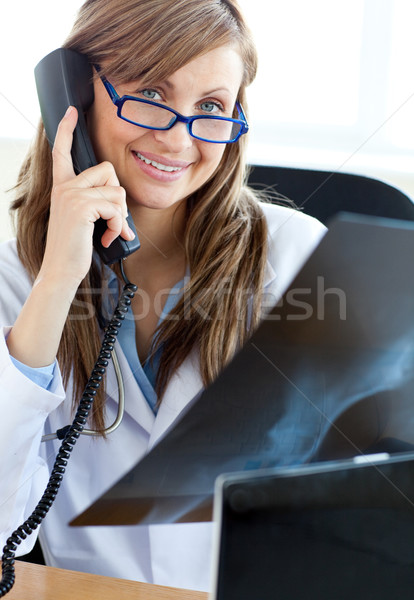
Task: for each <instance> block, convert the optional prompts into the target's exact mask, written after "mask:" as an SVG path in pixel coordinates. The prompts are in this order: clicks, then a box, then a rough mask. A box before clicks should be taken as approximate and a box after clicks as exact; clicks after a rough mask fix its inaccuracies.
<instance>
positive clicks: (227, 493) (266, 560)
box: [210, 452, 414, 600]
mask: <svg viewBox="0 0 414 600" xmlns="http://www.w3.org/2000/svg"><path fill="white" fill-rule="evenodd" d="M367 459H369V460H368V461H367V462H365V463H362V464H361V463H357V462H355V461H353V460H347V461H336V462H330V463H319V464H316V465H309V466H305V467H286V468H284V469H273V470H264V471H262V472H260V471H259V472H256V473H250V474H247V473H239V474H229V475H222V476H221V477H219V479H218V480H217V484H216V491H215V505H214V518H215V524H216V528H217V529H216V545H215V552H214V558H213V560H214V573H213V581H212V588H211V589H212V592H211V594H210V600H251V599H252V598H254V599H255V600H275V599H280V600H333V599H335V600H367V598H375V600H390V598H398V600H409V599H410V600H412V599H413V598H414V452H413V453H408V454H400V455H394V456H392V457H387V455H385V457H384V455H372V456H371V457H367Z"/></svg>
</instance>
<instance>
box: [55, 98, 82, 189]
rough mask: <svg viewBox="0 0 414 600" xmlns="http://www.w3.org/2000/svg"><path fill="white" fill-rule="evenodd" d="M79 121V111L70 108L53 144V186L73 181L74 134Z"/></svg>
mask: <svg viewBox="0 0 414 600" xmlns="http://www.w3.org/2000/svg"><path fill="white" fill-rule="evenodd" d="M77 121H78V111H77V110H76V108H75V107H73V106H69V108H68V110H67V111H66V113H65V115H64V117H63V119H62V120H61V121H60V123H59V126H58V129H57V132H56V137H55V142H54V144H53V150H52V156H53V184H54V185H59V184H61V183H64V182H65V181H68V180H70V179H73V178H74V177H75V171H74V170H73V162H72V156H71V149H72V142H73V132H74V129H75V127H76V123H77Z"/></svg>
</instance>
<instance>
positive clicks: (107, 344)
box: [0, 261, 137, 598]
mask: <svg viewBox="0 0 414 600" xmlns="http://www.w3.org/2000/svg"><path fill="white" fill-rule="evenodd" d="M120 265H121V273H122V277H123V279H124V282H125V285H124V288H123V290H122V292H121V294H120V297H119V300H118V304H117V307H116V308H115V311H114V314H113V317H112V319H111V321H110V323H109V325H108V327H107V328H106V330H105V333H104V338H103V342H102V346H101V350H100V352H99V356H98V358H97V360H96V362H95V366H94V368H93V370H92V373H91V376H90V378H89V380H88V383H87V384H86V387H85V390H84V392H83V394H82V397H81V400H80V402H79V406H78V409H77V411H76V414H75V417H74V419H73V422H72V425H70V426H69V428H68V431H67V433H66V435H65V438H64V440H63V442H62V444H61V445H60V448H59V450H58V453H57V455H56V459H55V463H54V465H53V469H52V472H51V474H50V477H49V481H48V484H47V486H46V489H45V491H44V493H43V496H42V497H41V499H40V500H39V502H38V504H37V506H36V508H35V509H34V510H33V512H32V514H31V515H30V516H29V517H28V518H27V519H26V521H25V522H24V523H22V525H20V526H19V527H18V528H17V529H16V530H15V531H14V532H13V533H12V534H11V536H10V537H9V538H8V540H7V542H6V545H5V546H4V548H3V556H2V559H1V560H2V579H1V581H0V598H2V597H3V596H5V595H6V594H7V592H9V591H10V590H11V588H12V587H13V585H14V582H15V568H14V563H15V561H14V558H15V554H16V550H17V546H18V545H20V544H21V542H22V541H23V540H25V539H26V538H27V536H28V535H30V534H31V533H32V532H33V531H34V530H35V529H37V527H39V525H40V524H41V522H42V521H43V519H44V518H45V517H46V515H47V513H48V512H49V510H50V508H51V506H52V504H53V502H54V500H55V498H56V496H57V493H58V491H59V488H60V484H61V482H62V479H63V475H64V473H65V470H66V465H67V463H68V460H69V458H70V453H71V452H72V450H73V447H74V445H75V444H76V442H77V439H78V438H79V436H80V434H81V433H82V431H83V429H84V427H85V425H86V420H87V418H88V415H89V411H90V409H91V407H92V403H93V401H94V398H95V396H96V393H97V390H98V389H99V387H100V385H101V382H102V379H103V376H104V374H105V371H106V368H107V366H108V364H109V359H110V358H111V352H112V350H113V346H114V344H115V341H116V336H117V334H118V331H119V328H120V327H121V325H122V322H123V320H124V319H125V314H126V313H127V311H128V308H129V306H130V305H131V300H132V298H133V297H134V295H135V292H136V291H137V286H136V285H134V284H133V283H131V282H130V281H128V279H127V278H126V276H125V273H124V270H123V265H122V261H120Z"/></svg>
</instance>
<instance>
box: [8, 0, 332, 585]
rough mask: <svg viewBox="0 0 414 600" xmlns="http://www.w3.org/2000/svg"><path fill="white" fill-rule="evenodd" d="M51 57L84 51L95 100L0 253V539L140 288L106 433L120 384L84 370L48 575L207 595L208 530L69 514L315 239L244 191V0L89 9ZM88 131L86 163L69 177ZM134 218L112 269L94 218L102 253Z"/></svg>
mask: <svg viewBox="0 0 414 600" xmlns="http://www.w3.org/2000/svg"><path fill="white" fill-rule="evenodd" d="M61 52H62V53H64V54H66V55H67V54H68V53H69V54H72V55H73V54H75V55H76V56H77V57H79V55H81V60H82V62H83V63H86V65H87V66H88V69H89V70H90V73H91V76H90V77H89V76H88V78H87V79H86V81H85V82H84V83H83V84H79V82H80V81H81V79H80V77H79V70H76V72H75V73H72V75H73V79H75V80H76V82H77V84H78V85H81V86H82V91H90V90H91V85H93V92H94V95H93V98H91V102H92V104H91V103H89V105H88V107H87V108H85V111H84V112H85V114H83V112H81V111H80V109H79V110H76V109H75V108H74V107H73V106H72V107H69V108H68V109H67V110H66V108H67V107H66V105H65V107H64V109H63V110H62V114H63V113H64V112H65V110H66V113H65V114H64V117H63V118H62V120H61V121H60V124H59V127H58V130H57V134H56V138H55V140H54V145H53V152H51V150H50V147H49V142H48V140H47V137H46V135H45V130H44V127H43V124H42V123H41V124H40V126H39V129H38V133H37V136H36V138H35V140H34V144H33V146H32V147H31V149H30V151H29V153H28V155H27V157H26V159H25V161H24V163H23V165H22V168H21V171H20V176H19V180H18V185H17V188H16V198H15V201H14V203H13V210H14V211H15V215H16V220H17V240H16V241H10V242H8V243H6V244H3V245H2V246H0V287H1V289H2V297H1V300H0V324H1V325H3V329H2V334H3V335H2V336H0V387H1V389H2V396H1V399H0V402H1V403H4V409H3V411H2V419H1V427H0V429H1V430H0V457H1V459H0V480H1V481H7V482H9V483H8V485H6V486H2V487H1V491H0V505H1V506H2V511H1V513H0V535H1V540H0V541H2V542H3V543H4V542H5V541H6V539H7V537H8V536H9V535H10V534H11V532H12V531H13V529H14V528H15V527H16V526H17V525H18V524H19V519H20V517H21V515H23V514H26V513H28V512H29V511H30V510H31V508H32V507H33V506H34V505H35V502H36V499H37V496H38V494H39V490H40V488H41V486H42V484H43V482H44V481H45V479H46V478H47V475H48V474H49V472H50V469H51V465H50V457H51V456H53V455H54V454H55V453H56V451H57V449H58V446H59V442H58V441H57V440H55V439H53V438H54V435H53V433H54V432H60V431H61V430H62V429H63V428H64V426H66V425H67V423H68V422H70V419H71V416H72V414H73V409H74V407H76V405H77V402H78V399H79V397H80V395H81V393H82V390H83V389H84V386H85V383H86V381H87V379H88V375H89V373H90V372H91V370H92V368H93V367H94V365H95V361H96V356H97V354H98V351H99V348H100V344H101V339H102V336H103V335H104V332H105V331H106V328H107V323H108V319H107V316H108V313H109V311H110V308H111V306H112V304H113V303H114V300H116V299H117V298H118V295H119V289H120V284H121V282H122V278H126V279H128V280H130V281H132V282H134V283H136V284H138V286H139V291H138V293H137V294H136V296H135V297H134V298H133V299H132V301H131V303H130V304H131V311H130V314H129V317H128V318H126V319H125V323H124V325H123V327H122V329H121V330H120V333H119V336H118V337H115V335H114V337H113V340H112V342H111V344H112V345H113V346H114V350H115V351H116V353H117V355H118V362H119V364H120V368H121V370H122V372H123V379H124V388H125V390H124V392H125V393H124V395H125V405H126V408H125V417H124V419H123V421H122V423H121V425H119V427H118V428H117V429H116V430H115V431H114V432H113V433H111V435H110V436H109V437H108V439H106V438H105V428H106V427H107V425H108V424H109V423H112V422H113V421H114V420H115V418H116V414H117V396H118V394H117V381H118V380H117V377H116V376H115V372H114V371H113V370H112V369H111V368H109V369H108V375H107V378H106V380H104V381H102V374H103V373H102V371H101V370H100V371H99V372H96V371H94V380H93V385H94V389H93V393H92V394H91V397H92V398H91V402H90V403H89V404H92V400H93V404H92V406H93V410H92V414H91V417H90V419H89V422H88V427H89V428H90V429H92V430H93V431H92V433H93V434H94V439H93V440H91V439H90V438H86V439H85V437H83V438H81V439H80V440H79V442H78V446H77V448H76V452H74V453H73V457H72V459H71V461H70V462H69V464H68V472H67V477H68V479H69V480H70V481H69V484H68V485H66V486H64V487H62V489H61V490H60V492H59V495H58V496H57V497H56V500H55V502H54V504H53V507H52V508H51V509H50V511H49V513H48V518H47V519H46V521H45V522H44V524H43V525H42V529H41V534H40V541H41V544H42V548H43V551H44V554H45V557H46V561H47V563H48V564H53V565H55V566H60V567H63V568H69V569H75V570H77V569H78V570H88V571H90V572H91V571H92V572H96V573H102V574H106V575H113V576H115V577H126V578H129V579H139V580H142V581H150V582H154V583H158V584H162V585H170V586H176V587H189V588H193V589H204V590H208V586H209V582H210V573H209V564H210V558H211V549H212V526H211V524H210V523H201V524H189V525H183V524H181V525H178V524H177V525H160V526H156V527H153V526H149V527H147V526H143V527H140V528H137V529H135V528H130V527H119V528H115V527H102V528H88V527H86V528H83V529H76V528H75V529H74V528H69V527H67V525H66V523H68V522H69V521H70V520H71V519H72V518H73V517H75V516H76V515H77V514H79V513H80V512H82V511H83V509H84V508H85V507H86V506H87V505H89V504H90V503H91V500H92V499H93V498H96V497H97V496H99V495H100V494H101V493H102V492H103V490H105V489H107V488H109V487H110V486H111V485H112V484H113V483H114V482H115V481H116V480H117V479H119V477H121V476H122V475H123V474H124V473H125V472H127V471H128V470H129V468H130V467H131V465H132V464H134V463H135V462H136V461H137V460H138V459H139V458H141V457H143V456H144V455H145V453H146V452H147V451H148V449H149V448H150V447H151V446H153V445H154V444H156V443H157V441H158V440H159V439H161V438H162V436H163V434H164V432H165V431H166V430H167V429H168V428H170V427H172V425H173V423H174V422H175V420H176V419H178V418H179V417H180V414H181V413H182V412H183V411H185V410H186V408H187V407H188V405H189V403H191V402H192V401H194V400H195V399H196V398H197V397H198V395H199V394H200V392H201V391H202V390H203V388H204V387H206V386H207V385H209V383H210V382H212V381H213V379H215V378H216V377H217V376H218V374H219V373H220V372H221V371H222V369H223V368H224V367H225V366H226V365H227V364H228V362H229V361H230V360H231V359H232V357H233V356H234V353H235V352H236V351H237V350H238V349H239V348H240V347H241V345H243V344H244V343H245V342H246V341H247V340H248V338H249V336H250V334H251V333H252V331H253V330H254V329H255V327H256V326H257V325H258V323H259V321H260V319H262V318H263V317H264V316H265V315H266V312H265V309H266V307H268V306H269V302H273V303H276V302H277V300H278V299H279V298H280V295H281V293H282V292H283V290H284V288H285V287H286V286H287V284H288V283H289V281H290V280H291V279H292V278H293V277H294V275H295V273H296V272H297V270H298V269H299V267H300V266H301V265H302V264H303V262H304V261H305V260H306V258H307V256H308V255H309V253H310V252H311V251H312V250H313V248H314V247H315V245H316V244H317V243H318V242H319V240H320V238H321V237H322V236H323V235H324V232H325V228H324V227H323V226H322V225H321V224H320V223H319V222H317V221H315V220H314V219H311V218H310V217H306V216H305V215H304V214H302V213H299V212H296V211H295V210H293V209H291V208H287V207H284V206H278V205H275V204H270V203H266V202H262V201H261V200H262V198H261V197H259V196H258V195H257V194H256V193H255V192H254V191H253V190H252V189H250V188H249V187H248V186H247V185H246V178H247V171H248V170H247V167H246V159H245V154H246V144H247V138H248V136H247V135H246V134H247V132H248V109H247V102H246V88H247V86H248V85H249V84H250V83H251V82H252V81H253V79H254V76H255V73H256V68H257V55H256V50H255V46H254V43H253V39H252V36H251V33H250V30H249V28H248V26H247V24H246V21H245V19H244V18H243V16H242V14H241V11H240V8H239V6H238V4H237V2H236V0H154V1H153V2H148V0H87V1H86V2H85V4H84V5H83V6H82V7H81V9H80V11H79V14H78V17H77V19H76V22H75V25H74V27H73V30H72V32H71V33H70V35H69V37H68V38H67V40H66V42H65V43H64V50H62V51H61ZM94 66H95V70H93V67H94ZM91 79H92V81H91ZM54 99H55V98H54V97H53V98H51V99H50V102H53V101H54ZM130 108H131V110H130ZM144 108H145V110H144ZM124 110H126V112H124ZM149 111H151V112H149ZM44 114H47V108H46V109H45V112H44ZM166 114H168V115H169V120H168V121H167V120H166V119H165V118H164V115H166ZM125 117H126V118H125ZM79 120H81V121H85V122H86V124H87V130H86V128H85V132H84V133H85V138H84V139H86V138H87V137H88V136H87V134H89V137H90V141H91V145H92V147H93V150H94V153H95V155H96V159H97V164H93V165H92V166H90V167H89V168H87V169H86V170H84V171H83V172H81V173H79V174H76V173H75V168H74V165H73V164H72V155H71V150H72V143H73V135H74V131H75V128H76V126H77V122H78V121H79ZM45 121H47V119H45ZM222 126H223V127H222ZM75 162H76V161H75ZM127 209H129V211H130V213H131V215H132V218H133V220H134V223H135V226H136V229H137V231H138V235H139V238H140V241H141V248H140V249H139V250H138V251H137V252H135V253H132V254H130V255H128V256H127V258H125V260H123V261H122V262H121V264H116V265H115V266H112V267H109V266H108V265H107V264H103V262H102V260H101V259H100V255H99V254H98V253H94V252H93V242H94V243H95V246H96V245H97V241H96V239H94V238H95V237H96V236H95V235H94V232H96V231H97V230H96V228H95V223H96V221H98V220H99V219H102V220H103V221H104V223H105V222H106V226H105V224H104V228H105V227H106V229H105V230H104V232H103V235H102V237H101V239H100V240H99V239H98V242H101V244H102V245H103V246H104V247H107V246H110V245H111V244H113V243H114V241H115V240H116V238H117V237H118V236H121V237H122V238H124V239H125V240H129V241H130V240H131V239H132V237H133V235H134V234H133V232H131V230H130V228H129V226H128V222H127V220H126V217H127ZM100 223H101V221H100ZM99 237H100V235H99V236H98V238H99ZM117 314H118V313H117ZM122 314H123V313H122ZM119 320H120V321H121V320H122V319H119ZM106 334H107V332H106ZM40 341H41V343H39V342H40ZM105 360H106V359H105ZM99 367H100V366H99ZM252 376H254V374H252ZM16 390H18V395H17V397H16V396H15V391H16ZM85 419H86V417H85V418H84V420H85ZM16 430H17V432H18V434H16ZM77 433H79V432H77ZM316 433H317V432H315V435H316ZM59 435H60V434H59ZM42 439H44V440H45V442H44V443H42V442H41V440H42ZM66 460H67V459H66V458H65V461H66ZM289 460H293V459H292V458H291V457H285V459H284V463H285V464H288V463H289ZM87 465H90V466H91V468H90V469H88V467H87ZM47 501H48V502H49V501H50V498H48V500H47ZM48 508H49V504H48ZM22 531H23V532H24V531H25V529H24V528H23V529H19V530H18V532H17V533H16V536H17V537H19V536H20V537H19V539H20V541H22V540H23V537H24V536H23V534H22ZM16 536H13V537H10V538H9V539H10V543H9V547H13V546H14V544H15V541H14V540H15V537H16ZM30 543H31V540H29V539H24V541H22V545H21V548H20V551H21V552H22V553H24V552H25V551H27V550H28V548H29V547H30ZM110 549H113V550H114V552H111V551H110Z"/></svg>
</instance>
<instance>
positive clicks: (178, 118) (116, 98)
mask: <svg viewBox="0 0 414 600" xmlns="http://www.w3.org/2000/svg"><path fill="white" fill-rule="evenodd" d="M94 67H95V69H96V71H97V73H98V75H99V72H100V70H101V68H100V66H99V65H96V64H95V65H94ZM99 77H100V79H101V81H102V83H103V84H104V86H105V89H106V91H107V92H108V94H109V97H110V98H111V100H112V102H113V104H115V106H116V107H117V116H118V117H119V118H120V119H122V120H123V121H126V122H127V123H131V124H132V125H136V126H137V127H143V128H144V129H151V130H153V131H168V130H170V129H171V128H172V127H174V125H175V124H176V123H185V124H186V125H187V131H188V133H189V135H190V136H191V137H193V138H194V139H196V140H200V141H202V142H209V143H210V144H234V143H235V142H237V141H238V140H239V139H240V137H241V136H242V135H244V134H245V133H247V132H248V131H249V124H248V123H247V120H246V117H245V115H244V112H243V108H242V106H241V104H240V103H239V102H238V101H236V104H235V107H236V109H237V112H238V115H239V118H238V119H233V118H230V117H218V116H215V115H195V116H192V117H185V116H184V115H182V114H181V113H179V112H177V111H176V110H174V109H173V108H170V107H169V106H165V105H164V104H160V103H159V102H154V101H153V100H147V99H146V98H137V97H136V96H129V95H125V96H120V95H119V94H118V92H117V91H116V89H115V88H114V86H113V85H112V83H110V82H109V81H108V80H107V78H106V77H104V76H103V75H99ZM127 100H133V101H135V102H141V103H142V104H149V105H151V106H155V107H157V108H163V109H164V110H167V111H169V112H170V113H172V114H173V115H174V116H175V119H174V120H172V122H171V121H170V123H169V124H168V126H167V127H151V126H149V125H141V124H140V123H135V121H131V120H130V119H127V118H126V117H123V116H122V114H121V111H122V106H123V105H124V103H125V102H126V101H127ZM199 119H209V120H216V121H230V122H232V123H238V124H239V125H241V128H240V131H239V132H238V134H237V135H236V137H235V138H234V139H232V140H228V141H219V140H207V139H206V138H202V137H200V136H198V135H194V133H193V132H192V124H193V123H194V121H197V120H199Z"/></svg>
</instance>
